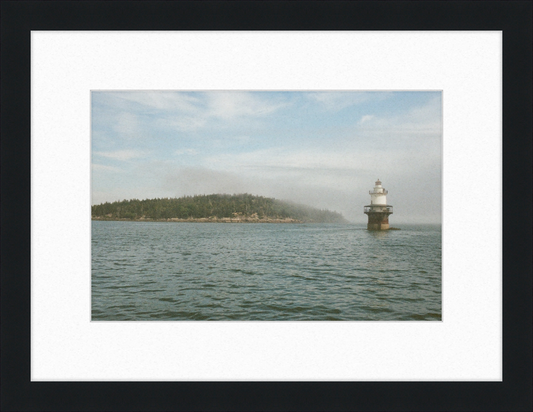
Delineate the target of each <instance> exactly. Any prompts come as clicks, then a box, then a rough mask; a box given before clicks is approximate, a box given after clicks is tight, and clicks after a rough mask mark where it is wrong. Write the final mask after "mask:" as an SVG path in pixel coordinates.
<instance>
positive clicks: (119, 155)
mask: <svg viewBox="0 0 533 412" xmlns="http://www.w3.org/2000/svg"><path fill="white" fill-rule="evenodd" d="M93 155H96V156H101V157H106V158H108V159H113V160H121V161H125V160H130V159H135V158H140V157H144V156H145V155H146V153H145V152H143V151H140V150H131V149H130V150H115V151H113V152H98V151H97V152H93Z"/></svg>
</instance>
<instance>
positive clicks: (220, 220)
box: [91, 216, 304, 223]
mask: <svg viewBox="0 0 533 412" xmlns="http://www.w3.org/2000/svg"><path fill="white" fill-rule="evenodd" d="M91 221H100V222H168V223H173V222H174V223H304V222H303V221H301V220H297V219H292V218H285V219H273V218H266V219H259V218H229V217H227V218H226V217H223V218H217V217H214V218H209V217H203V218H189V219H180V218H168V219H152V218H140V219H126V218H110V217H94V216H91Z"/></svg>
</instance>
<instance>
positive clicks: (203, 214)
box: [91, 193, 348, 223]
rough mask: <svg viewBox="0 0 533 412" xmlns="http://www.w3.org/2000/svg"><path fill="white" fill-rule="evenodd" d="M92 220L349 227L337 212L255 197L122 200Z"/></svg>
mask: <svg viewBox="0 0 533 412" xmlns="http://www.w3.org/2000/svg"><path fill="white" fill-rule="evenodd" d="M91 218H92V220H128V221H157V222H219V223H348V221H347V220H346V219H345V218H344V217H343V216H342V214H340V213H337V212H332V211H329V210H324V209H316V208H313V207H310V206H305V205H301V204H296V203H292V202H288V201H282V200H278V199H274V198H269V197H263V196H255V195H251V194H247V193H245V194H234V195H226V194H212V195H197V196H185V197H180V198H164V199H146V200H138V199H132V200H122V201H119V202H113V203H109V202H106V203H102V204H100V205H95V206H92V207H91Z"/></svg>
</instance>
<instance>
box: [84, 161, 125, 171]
mask: <svg viewBox="0 0 533 412" xmlns="http://www.w3.org/2000/svg"><path fill="white" fill-rule="evenodd" d="M91 169H92V170H93V171H96V172H122V171H123V170H122V169H120V168H118V167H115V166H107V165H102V164H99V163H93V164H91Z"/></svg>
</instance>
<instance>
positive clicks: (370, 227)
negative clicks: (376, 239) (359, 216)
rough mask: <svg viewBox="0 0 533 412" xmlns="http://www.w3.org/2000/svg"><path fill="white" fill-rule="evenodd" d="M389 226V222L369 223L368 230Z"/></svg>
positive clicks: (385, 228)
mask: <svg viewBox="0 0 533 412" xmlns="http://www.w3.org/2000/svg"><path fill="white" fill-rule="evenodd" d="M389 227H390V226H389V224H388V223H369V224H368V225H367V227H366V228H367V229H368V230H388V229H389Z"/></svg>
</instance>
